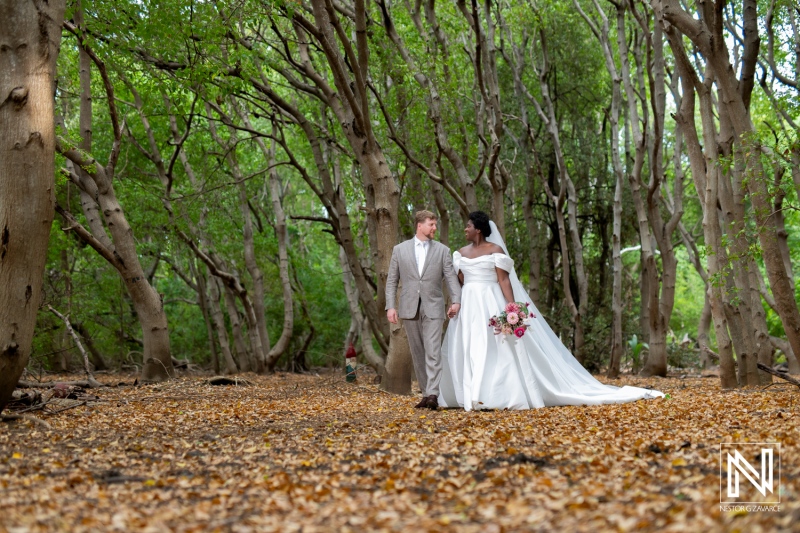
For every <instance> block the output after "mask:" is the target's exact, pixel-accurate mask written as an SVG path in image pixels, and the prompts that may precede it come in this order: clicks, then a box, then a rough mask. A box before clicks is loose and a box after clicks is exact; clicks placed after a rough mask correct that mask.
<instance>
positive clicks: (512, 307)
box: [506, 302, 519, 313]
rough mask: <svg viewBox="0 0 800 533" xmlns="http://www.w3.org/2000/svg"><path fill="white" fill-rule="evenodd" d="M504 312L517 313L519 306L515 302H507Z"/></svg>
mask: <svg viewBox="0 0 800 533" xmlns="http://www.w3.org/2000/svg"><path fill="white" fill-rule="evenodd" d="M506 312H507V313H519V305H517V302H509V303H507V304H506Z"/></svg>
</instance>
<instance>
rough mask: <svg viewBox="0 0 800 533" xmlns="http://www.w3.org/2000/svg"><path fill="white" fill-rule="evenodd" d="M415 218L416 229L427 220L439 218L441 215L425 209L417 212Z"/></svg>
mask: <svg viewBox="0 0 800 533" xmlns="http://www.w3.org/2000/svg"><path fill="white" fill-rule="evenodd" d="M414 220H415V221H416V223H415V224H414V229H415V230H416V229H417V226H418V225H420V224H422V223H424V222H425V221H426V220H439V217H437V216H436V213H434V212H432V211H427V210H425V209H423V210H422V211H417V212H416V214H415V215H414Z"/></svg>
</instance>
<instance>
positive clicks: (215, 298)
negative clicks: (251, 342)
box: [208, 277, 238, 375]
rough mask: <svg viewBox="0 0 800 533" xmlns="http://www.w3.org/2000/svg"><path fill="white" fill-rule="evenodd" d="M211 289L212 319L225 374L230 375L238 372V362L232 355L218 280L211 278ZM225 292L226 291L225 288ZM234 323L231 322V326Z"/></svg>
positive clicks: (209, 282)
mask: <svg viewBox="0 0 800 533" xmlns="http://www.w3.org/2000/svg"><path fill="white" fill-rule="evenodd" d="M208 287H209V299H208V303H209V307H210V308H211V318H212V319H213V321H214V329H216V331H217V339H219V347H220V351H221V352H222V359H223V361H224V363H225V366H224V369H223V373H224V374H227V375H230V374H235V373H237V372H238V369H237V368H236V362H234V360H233V355H232V354H231V347H230V342H229V341H228V328H227V327H226V326H225V315H224V314H223V313H222V307H220V303H219V299H220V283H219V281H217V279H216V278H214V277H210V278H209V281H208ZM223 290H225V289H224V288H223ZM232 323H233V321H231V324H232Z"/></svg>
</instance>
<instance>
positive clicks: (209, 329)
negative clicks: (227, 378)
mask: <svg viewBox="0 0 800 533" xmlns="http://www.w3.org/2000/svg"><path fill="white" fill-rule="evenodd" d="M189 268H190V269H191V272H192V274H193V275H194V279H195V280H196V281H195V283H196V288H197V303H198V304H199V305H200V312H201V313H202V314H203V322H204V323H205V325H206V336H207V338H208V349H209V350H210V351H211V364H212V366H213V368H214V373H215V374H219V354H218V353H217V343H216V342H215V341H214V325H213V324H212V323H211V310H210V309H209V305H208V288H207V287H206V277H205V276H204V275H203V274H204V272H203V271H199V272H198V270H197V268H196V267H195V266H194V259H192V260H190V261H189ZM203 270H205V269H203Z"/></svg>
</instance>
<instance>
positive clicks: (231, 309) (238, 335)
mask: <svg viewBox="0 0 800 533" xmlns="http://www.w3.org/2000/svg"><path fill="white" fill-rule="evenodd" d="M221 290H222V293H223V296H224V298H225V305H226V306H227V308H228V320H230V323H231V334H232V335H233V345H234V347H235V348H236V360H237V361H238V362H239V369H240V370H241V371H242V372H250V371H255V365H254V364H253V361H252V357H251V355H250V350H249V349H248V348H247V342H246V341H245V338H244V333H243V332H242V320H241V315H240V314H239V309H238V308H237V307H236V296H234V294H233V291H232V290H231V289H229V288H228V287H224V286H223V287H222V289H221Z"/></svg>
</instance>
